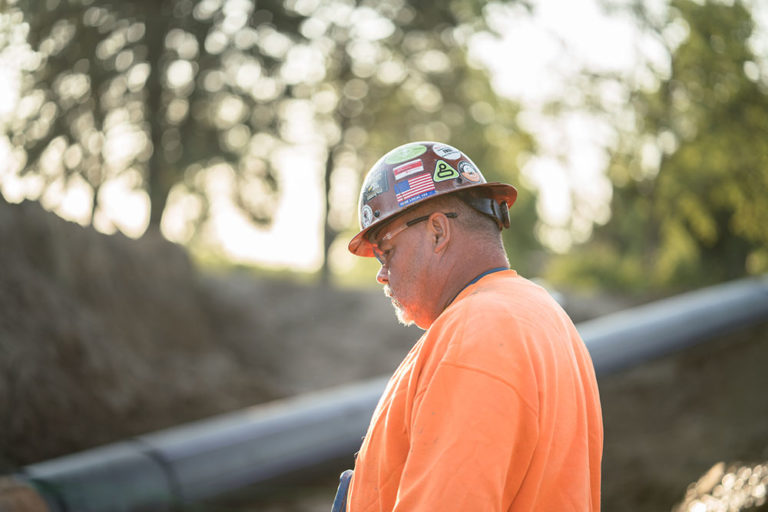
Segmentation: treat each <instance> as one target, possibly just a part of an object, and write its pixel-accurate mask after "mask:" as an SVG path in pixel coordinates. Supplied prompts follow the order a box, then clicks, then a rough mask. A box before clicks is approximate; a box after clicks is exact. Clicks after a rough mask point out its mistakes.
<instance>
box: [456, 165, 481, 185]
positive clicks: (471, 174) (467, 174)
mask: <svg viewBox="0 0 768 512" xmlns="http://www.w3.org/2000/svg"><path fill="white" fill-rule="evenodd" d="M459 171H461V175H462V176H464V178H466V179H467V180H468V181H473V182H475V183H478V182H480V180H481V179H482V176H480V173H479V172H478V170H477V169H475V166H474V165H472V164H471V163H469V162H459Z"/></svg>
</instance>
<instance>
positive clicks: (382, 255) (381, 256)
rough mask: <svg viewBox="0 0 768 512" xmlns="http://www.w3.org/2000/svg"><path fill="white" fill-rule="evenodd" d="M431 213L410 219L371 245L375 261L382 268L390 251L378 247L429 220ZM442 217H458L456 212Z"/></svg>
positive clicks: (447, 213)
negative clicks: (377, 261)
mask: <svg viewBox="0 0 768 512" xmlns="http://www.w3.org/2000/svg"><path fill="white" fill-rule="evenodd" d="M432 213H435V212H432ZM432 213H430V214H428V215H423V216H421V217H416V218H415V219H411V220H409V221H408V222H406V223H405V224H403V225H401V226H399V227H397V228H395V229H393V230H392V231H388V232H386V233H385V234H384V235H383V236H382V237H381V238H379V239H378V240H377V241H375V242H372V243H371V246H372V247H373V255H374V256H375V257H376V259H377V260H379V263H381V266H382V267H383V266H385V265H386V264H387V261H388V260H389V253H390V252H391V251H390V250H386V251H382V250H381V249H380V248H379V245H380V244H381V243H383V242H386V241H387V240H392V239H393V238H395V237H396V236H397V235H399V234H400V233H402V232H403V231H405V230H406V229H408V228H409V227H411V226H413V225H415V224H418V223H419V222H424V221H425V220H427V219H429V218H430V217H431V216H432ZM443 215H445V216H446V217H448V218H449V219H455V218H456V217H458V216H459V214H458V213H456V212H443Z"/></svg>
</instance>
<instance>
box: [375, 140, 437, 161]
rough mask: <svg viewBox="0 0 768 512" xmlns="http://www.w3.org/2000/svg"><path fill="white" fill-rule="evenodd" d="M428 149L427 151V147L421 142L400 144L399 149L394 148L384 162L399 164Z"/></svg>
mask: <svg viewBox="0 0 768 512" xmlns="http://www.w3.org/2000/svg"><path fill="white" fill-rule="evenodd" d="M426 151H427V147H426V146H422V145H421V144H414V145H407V146H400V147H399V148H397V149H393V150H392V151H391V152H390V153H389V154H388V155H387V156H386V158H384V162H386V163H388V164H397V163H400V162H405V161H406V160H408V159H409V158H416V157H417V156H419V155H421V154H423V153H425V152H426Z"/></svg>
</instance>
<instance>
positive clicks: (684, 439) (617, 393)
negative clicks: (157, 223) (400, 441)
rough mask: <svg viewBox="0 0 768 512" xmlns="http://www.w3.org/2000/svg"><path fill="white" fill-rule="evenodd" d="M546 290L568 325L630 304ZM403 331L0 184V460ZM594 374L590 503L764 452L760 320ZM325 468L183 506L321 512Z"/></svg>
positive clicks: (341, 370)
mask: <svg viewBox="0 0 768 512" xmlns="http://www.w3.org/2000/svg"><path fill="white" fill-rule="evenodd" d="M564 297H565V299H564V304H565V307H566V309H567V310H568V311H569V313H570V314H571V316H572V317H573V318H574V320H575V321H577V322H578V321H581V320H585V319H588V318H590V317H594V316H597V315H600V314H604V313H607V312H610V311H613V310H616V309H621V308H623V307H626V306H628V305H630V304H632V303H633V302H637V301H636V300H633V299H626V298H624V299H622V298H617V297H597V296H576V295H569V294H565V295H564ZM419 333H420V331H419V330H418V329H416V328H403V327H401V326H399V325H398V324H397V323H396V321H395V320H394V317H393V315H392V311H391V306H390V305H389V302H388V300H387V299H386V298H385V297H384V296H383V294H382V293H381V292H380V291H379V290H376V289H370V290H349V289H337V288H333V287H322V286H317V285H307V284H299V283H297V282H291V281H285V280H274V279H266V278H260V277H256V276H255V275H254V274H253V273H252V272H248V271H243V270H241V271H232V272H228V273H211V272H208V273H205V272H202V271H200V270H199V269H197V268H195V266H194V265H193V264H192V262H191V261H190V258H189V256H188V255H187V253H186V252H185V250H184V249H183V248H182V247H179V246H177V245H174V244H171V243H169V242H167V241H166V240H164V239H163V238H162V237H161V236H159V235H158V234H156V233H152V232H149V233H147V234H146V235H144V236H143V237H142V238H141V239H139V240H133V239H129V238H126V237H123V236H121V235H111V236H108V235H104V234H101V233H97V232H96V231H94V230H93V229H91V228H84V227H81V226H79V225H76V224H73V223H70V222H66V221H64V220H62V219H60V218H58V217H56V216H54V215H52V214H50V213H47V212H45V211H44V210H42V209H41V208H40V207H39V206H38V205H37V204H35V203H30V202H24V203H21V204H18V205H16V204H8V203H6V202H5V201H4V200H3V199H2V197H1V196H0V472H2V473H5V474H7V473H11V472H13V471H14V470H16V469H18V468H19V467H22V466H24V465H25V464H29V463H33V462H37V461H42V460H47V459H50V458H53V457H57V456H60V455H64V454H68V453H73V452H77V451H79V450H83V449H85V448H89V447H93V446H98V445H102V444H105V443H110V442H113V441H117V440H120V439H124V438H127V437H130V436H134V435H138V434H143V433H147V432H152V431H155V430H159V429H162V428H167V427H171V426H174V425H178V424H180V423H184V422H188V421H191V420H195V419H201V418H206V417H210V416H213V415H216V414H220V413H223V412H227V411H233V410H237V409H240V408H244V407H248V406H251V405H254V404H258V403H262V402H265V401H269V400H273V399H276V398H280V397H285V396H290V395H294V394H297V393H302V392H305V391H310V390H317V389H321V388H326V387H331V386H334V385H339V384H344V383H349V382H353V381H355V380H359V379H366V378H369V377H378V376H380V375H384V374H388V373H390V372H391V371H392V370H393V369H394V368H395V366H396V365H397V363H398V362H399V361H400V359H401V358H402V356H403V355H404V354H405V353H406V352H407V350H408V349H409V347H410V345H411V344H412V343H413V342H414V341H415V340H416V339H417V338H418V336H419ZM599 385H600V392H601V397H602V403H603V413H604V421H605V451H604V462H603V510H606V511H649V512H650V511H654V512H655V511H660V510H671V509H672V507H673V506H674V505H675V504H677V503H680V502H681V500H682V499H683V497H684V496H685V494H686V489H687V488H688V487H689V484H691V483H693V482H695V481H696V480H697V479H698V478H699V477H702V476H703V475H704V474H705V473H707V471H708V470H709V469H710V468H712V467H713V466H714V465H715V464H717V463H718V462H724V463H726V464H728V465H731V464H735V463H745V464H757V463H760V462H763V461H766V460H768V393H766V389H768V321H767V322H766V323H764V324H762V325H760V326H758V327H753V328H750V329H745V330H742V331H740V332H736V333H732V334H730V335H729V336H727V337H721V338H718V339H715V340H713V341H712V342H710V343H707V344H703V345H700V346H698V347H695V348H693V349H689V350H687V351H685V352H683V353H680V354H676V355H674V356H671V357H667V358H665V359H662V360H658V361H655V362H652V363H647V364H644V365H642V366H640V367H636V368H634V369H631V370H629V371H625V372H622V373H620V374H615V375H610V376H604V377H601V378H600V380H599ZM718 467H719V466H718ZM710 476H711V475H710ZM334 480H335V475H330V476H329V477H328V478H326V479H319V480H317V481H312V482H305V483H302V484H296V485H293V486H292V487H290V488H289V489H286V490H284V492H280V493H275V494H273V495H271V496H268V497H266V498H265V497H259V498H255V497H254V498H253V499H243V498H242V497H241V498H238V499H237V500H230V501H229V502H221V503H217V504H210V506H208V507H202V508H200V510H203V509H204V510H240V511H245V510H267V511H274V512H278V511H293V512H314V511H327V510H329V509H330V502H331V501H332V498H333V492H334V486H335V483H334ZM700 487H701V486H700ZM696 489H698V488H696V487H694V486H691V491H690V492H694V491H696ZM689 494H690V493H689ZM753 509H755V508H754V507H753V508H751V509H749V510H753ZM744 510H747V509H744Z"/></svg>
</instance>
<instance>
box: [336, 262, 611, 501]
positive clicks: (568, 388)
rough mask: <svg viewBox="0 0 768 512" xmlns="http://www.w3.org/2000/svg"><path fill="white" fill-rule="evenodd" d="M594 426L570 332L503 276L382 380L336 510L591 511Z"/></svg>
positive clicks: (595, 405)
mask: <svg viewBox="0 0 768 512" xmlns="http://www.w3.org/2000/svg"><path fill="white" fill-rule="evenodd" d="M602 447H603V427H602V416H601V410H600V398H599V396H598V389H597V381H596V380H595V373H594V369H593V366H592V361H591V359H590V357H589V354H588V353H587V350H586V347H585V346H584V343H583V342H582V340H581V338H580V337H579V335H578V333H577V332H576V329H575V327H574V326H573V323H572V322H571V320H570V319H569V318H568V316H567V315H566V313H565V312H564V311H563V310H562V309H561V308H560V306H559V305H558V304H557V303H556V302H555V301H554V300H553V299H552V298H551V297H550V295H549V294H548V293H547V292H546V291H544V290H543V289H542V288H541V287H539V286H537V285H535V284H533V283H531V282H530V281H528V280H526V279H523V278H521V277H519V276H518V275H517V273H516V272H515V271H513V270H508V271H502V272H496V273H493V274H489V275H487V276H485V277H483V278H482V279H480V280H479V281H478V282H477V283H475V284H472V285H470V286H468V287H467V288H465V289H464V290H463V291H462V292H461V293H460V294H459V295H458V297H457V298H456V299H455V300H454V301H453V303H452V304H451V305H450V306H449V307H448V308H446V310H445V311H443V313H442V314H441V315H440V316H439V317H438V319H437V320H436V321H435V322H434V323H433V324H432V326H431V327H430V328H429V329H428V330H427V331H426V332H425V333H424V335H423V336H422V337H421V339H420V340H419V341H418V342H417V343H416V345H415V346H414V347H413V348H412V349H411V351H410V352H409V354H408V355H407V356H406V358H405V359H404V360H403V362H402V363H401V364H400V367H399V368H398V369H397V371H396V372H395V374H394V375H393V376H392V378H391V379H390V381H389V384H388V385H387V388H386V390H385V391H384V394H383V396H382V398H381V400H380V401H379V404H378V406H377V407H376V411H375V412H374V414H373V418H372V419H371V423H370V426H369V428H368V432H367V434H366V436H365V439H364V440H363V444H362V447H361V449H360V452H359V453H358V456H357V460H356V462H355V474H354V477H353V480H352V483H351V486H350V490H349V495H348V502H347V510H348V511H349V512H367V511H377V512H378V511H406V510H407V511H432V510H435V511H440V512H446V511H452V510H462V511H525V512H530V511H534V510H535V511H539V512H547V511H553V512H555V511H556V512H566V511H594V510H599V509H600V460H601V456H602Z"/></svg>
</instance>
